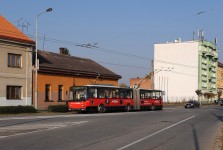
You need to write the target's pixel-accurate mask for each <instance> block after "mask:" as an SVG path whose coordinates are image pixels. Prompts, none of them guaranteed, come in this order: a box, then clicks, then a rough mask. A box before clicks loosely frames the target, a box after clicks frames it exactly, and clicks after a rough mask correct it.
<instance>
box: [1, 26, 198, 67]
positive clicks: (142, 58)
mask: <svg viewBox="0 0 223 150" xmlns="http://www.w3.org/2000/svg"><path fill="white" fill-rule="evenodd" d="M0 31H3V32H6V33H7V32H8V33H10V34H14V35H19V34H15V32H11V31H4V30H0ZM27 36H29V37H30V38H34V36H33V35H28V34H27ZM38 39H39V40H46V41H49V42H54V43H61V44H67V45H73V46H79V47H83V48H89V49H94V50H97V51H102V52H107V53H113V54H117V55H122V56H126V57H131V58H135V59H140V60H149V61H151V60H153V59H151V58H148V57H143V56H138V55H134V54H130V53H126V52H120V51H117V50H111V49H107V48H101V47H98V46H97V44H96V43H95V44H90V43H87V44H80V43H75V42H70V41H64V40H58V39H52V38H45V39H44V38H43V37H40V36H39V37H38ZM155 61H156V62H161V63H165V64H172V65H177V66H181V67H188V68H198V67H197V66H191V65H185V64H179V63H173V62H169V61H162V60H155Z"/></svg>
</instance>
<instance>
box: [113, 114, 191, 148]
mask: <svg viewBox="0 0 223 150" xmlns="http://www.w3.org/2000/svg"><path fill="white" fill-rule="evenodd" d="M194 117H195V116H191V117H189V118H187V119H184V120H182V121H180V122H177V123H175V124H173V125H171V126H168V127H166V128H163V129H161V130H159V131H156V132H154V133H152V134H150V135H147V136H145V137H143V138H141V139H139V140H137V141H135V142H132V143H130V144H128V145H125V146H123V147H121V148H119V149H117V150H123V149H126V148H128V147H130V146H132V145H134V144H136V143H139V142H142V141H144V140H146V139H148V138H150V137H152V136H154V135H156V134H158V133H160V132H162V131H165V130H167V129H169V128H172V127H174V126H176V125H178V124H180V123H183V122H185V121H187V120H189V119H192V118H194Z"/></svg>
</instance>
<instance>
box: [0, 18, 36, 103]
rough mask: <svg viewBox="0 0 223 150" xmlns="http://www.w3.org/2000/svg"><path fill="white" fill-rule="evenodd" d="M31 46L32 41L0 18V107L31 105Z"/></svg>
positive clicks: (33, 43)
mask: <svg viewBox="0 0 223 150" xmlns="http://www.w3.org/2000/svg"><path fill="white" fill-rule="evenodd" d="M34 45H35V42H34V41H32V40H31V39H29V38H28V37H27V36H26V35H24V34H23V33H22V32H21V31H19V30H18V29H17V28H16V27H15V26H13V25H12V24H11V23H10V22H9V21H7V20H6V19H5V18H4V17H3V16H0V64H1V65H0V106H16V105H32V49H33V47H34Z"/></svg>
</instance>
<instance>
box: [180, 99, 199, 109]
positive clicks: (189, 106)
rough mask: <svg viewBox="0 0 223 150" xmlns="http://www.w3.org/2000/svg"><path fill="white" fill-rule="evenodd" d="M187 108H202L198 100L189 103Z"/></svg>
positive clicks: (186, 105)
mask: <svg viewBox="0 0 223 150" xmlns="http://www.w3.org/2000/svg"><path fill="white" fill-rule="evenodd" d="M184 107H185V108H200V103H199V102H198V101H196V100H191V101H188V102H187V103H186V104H185V105H184Z"/></svg>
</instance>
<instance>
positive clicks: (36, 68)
mask: <svg viewBox="0 0 223 150" xmlns="http://www.w3.org/2000/svg"><path fill="white" fill-rule="evenodd" d="M52 10H53V9H52V8H48V9H47V10H45V11H43V12H41V13H39V14H38V15H37V16H36V41H35V42H36V45H35V46H36V50H35V53H36V57H35V58H36V60H35V74H36V75H35V77H36V79H35V81H36V82H35V108H36V109H37V97H38V96H37V92H38V85H37V84H38V83H37V81H38V77H37V74H38V59H37V51H38V17H39V16H40V15H41V14H43V13H45V12H51V11H52Z"/></svg>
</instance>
